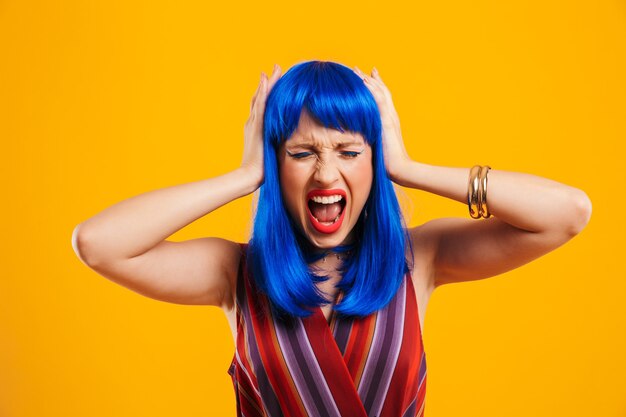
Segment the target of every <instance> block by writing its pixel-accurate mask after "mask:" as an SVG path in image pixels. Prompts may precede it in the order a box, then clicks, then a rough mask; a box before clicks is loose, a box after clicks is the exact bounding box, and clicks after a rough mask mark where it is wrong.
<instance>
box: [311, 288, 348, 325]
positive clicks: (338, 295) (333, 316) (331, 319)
mask: <svg viewBox="0 0 626 417" xmlns="http://www.w3.org/2000/svg"><path fill="white" fill-rule="evenodd" d="M342 298H343V291H341V289H337V293H336V294H335V297H334V298H333V302H332V304H331V308H330V314H329V315H328V319H327V318H326V315H324V310H322V307H321V306H317V307H316V308H315V313H317V314H318V315H319V316H320V317H321V318H322V320H323V321H324V323H326V326H327V327H328V329H329V330H330V331H331V333H332V330H333V328H334V324H335V321H336V320H337V310H335V306H336V305H337V304H338V303H339V301H340V300H341V299H342Z"/></svg>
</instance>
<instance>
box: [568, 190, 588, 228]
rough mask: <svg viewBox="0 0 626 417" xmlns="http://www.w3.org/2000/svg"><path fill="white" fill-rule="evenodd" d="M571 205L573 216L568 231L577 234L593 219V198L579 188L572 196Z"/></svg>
mask: <svg viewBox="0 0 626 417" xmlns="http://www.w3.org/2000/svg"><path fill="white" fill-rule="evenodd" d="M571 207H572V211H571V213H572V216H571V220H570V222H569V227H568V232H569V234H570V235H572V236H575V235H577V234H579V233H580V232H582V230H583V229H584V228H585V227H586V226H587V224H588V223H589V220H590V219H591V199H590V198H589V197H588V196H587V194H586V193H585V192H584V191H582V190H577V191H576V192H575V193H574V196H573V198H572V202H571Z"/></svg>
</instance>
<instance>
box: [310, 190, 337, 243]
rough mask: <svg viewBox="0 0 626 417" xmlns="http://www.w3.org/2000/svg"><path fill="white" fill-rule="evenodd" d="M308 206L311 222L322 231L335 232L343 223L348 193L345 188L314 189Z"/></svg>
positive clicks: (316, 228)
mask: <svg viewBox="0 0 626 417" xmlns="http://www.w3.org/2000/svg"><path fill="white" fill-rule="evenodd" d="M307 197H308V201H307V206H308V210H307V211H308V215H309V220H310V221H311V224H312V225H313V227H314V228H315V230H317V231H318V232H321V233H334V232H336V231H337V230H338V229H339V228H340V227H341V224H342V223H343V218H344V214H345V207H346V193H345V191H343V190H313V191H311V192H310V193H309V195H308V196H307Z"/></svg>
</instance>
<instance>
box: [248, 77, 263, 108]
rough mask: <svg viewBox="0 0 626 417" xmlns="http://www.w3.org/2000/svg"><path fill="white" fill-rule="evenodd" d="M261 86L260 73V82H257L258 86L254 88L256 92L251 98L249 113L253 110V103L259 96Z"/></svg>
mask: <svg viewBox="0 0 626 417" xmlns="http://www.w3.org/2000/svg"><path fill="white" fill-rule="evenodd" d="M262 84H263V73H261V80H260V81H259V85H257V87H256V91H255V92H254V95H253V96H252V101H251V102H250V111H252V109H254V103H255V102H256V98H257V97H258V96H259V91H260V90H261V85H262Z"/></svg>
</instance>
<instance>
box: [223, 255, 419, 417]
mask: <svg viewBox="0 0 626 417" xmlns="http://www.w3.org/2000/svg"><path fill="white" fill-rule="evenodd" d="M245 252H246V251H245V247H244V250H243V253H244V254H245ZM340 297H341V295H340V296H339V297H338V299H337V301H339V299H340ZM268 302H269V300H268V298H267V297H266V296H265V295H264V294H262V293H260V292H259V291H258V290H257V289H256V288H255V285H254V280H253V279H252V277H251V274H250V273H249V271H248V268H247V267H246V261H245V256H243V257H242V263H241V266H240V271H239V277H238V280H237V307H236V308H237V338H236V340H237V342H236V346H235V354H234V356H233V361H232V363H231V364H230V367H229V369H228V373H229V375H230V376H231V377H232V381H233V385H234V388H235V397H236V400H237V416H238V417H257V416H259V417H260V416H267V417H280V416H290V417H305V416H310V417H313V416H333V417H335V416H350V417H366V416H368V417H409V416H410V417H416V416H417V417H423V416H424V400H425V395H426V356H425V353H424V345H423V342H422V335H421V329H420V322H419V316H418V312H417V300H416V297H415V292H414V290H413V284H412V280H411V276H410V275H409V274H408V273H407V274H406V275H405V278H404V280H403V282H402V285H401V286H400V288H399V290H398V292H397V294H396V295H395V297H394V298H393V299H392V300H391V302H390V303H389V304H388V305H387V306H385V307H384V308H383V309H381V310H378V311H376V312H374V313H372V314H371V315H369V316H367V317H364V318H340V316H339V315H337V314H336V313H335V312H334V310H333V312H332V314H331V317H330V323H329V322H328V321H326V318H325V317H324V313H323V312H322V310H321V308H319V307H316V308H315V310H314V313H313V314H312V315H311V316H310V317H307V318H299V317H293V318H292V319H290V320H289V321H278V320H274V318H273V316H272V313H271V310H270V308H269V304H268Z"/></svg>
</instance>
